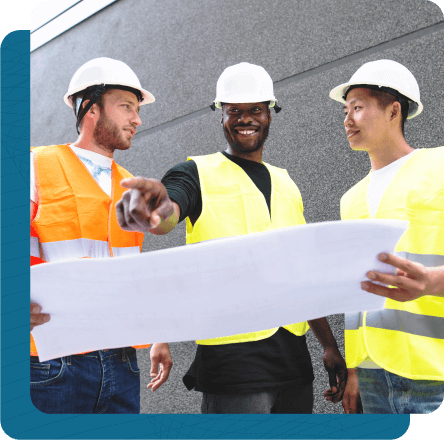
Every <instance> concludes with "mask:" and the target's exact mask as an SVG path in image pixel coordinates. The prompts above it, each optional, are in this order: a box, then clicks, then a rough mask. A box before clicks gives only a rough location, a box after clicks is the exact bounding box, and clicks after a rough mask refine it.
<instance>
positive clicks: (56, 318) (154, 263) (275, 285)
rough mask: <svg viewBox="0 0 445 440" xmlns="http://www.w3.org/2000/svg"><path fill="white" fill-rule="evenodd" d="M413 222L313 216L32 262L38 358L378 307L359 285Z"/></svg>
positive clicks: (202, 336)
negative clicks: (173, 243) (132, 250)
mask: <svg viewBox="0 0 445 440" xmlns="http://www.w3.org/2000/svg"><path fill="white" fill-rule="evenodd" d="M406 228H407V222H403V221H386V220H359V221H354V220H352V221H342V222H326V223H315V224H309V225H302V226H295V227H290V228H284V229H279V230H275V231H268V232H261V233H256V234H250V235H244V236H239V237H230V238H224V239H218V240H212V241H208V242H204V243H199V244H194V245H191V246H183V247H178V248H173V249H165V250H161V251H154V252H147V253H143V254H140V255H136V256H128V257H118V258H108V259H82V260H72V261H65V262H58V263H49V264H40V265H37V266H33V267H32V268H31V299H32V301H35V302H37V303H38V304H40V305H41V306H42V308H43V312H44V313H49V314H50V315H51V320H50V321H49V322H48V323H47V324H44V325H41V326H37V327H35V328H34V330H33V332H32V333H33V336H34V340H35V343H36V346H37V350H38V352H39V357H40V361H44V360H47V359H52V358H56V357H61V356H66V355H69V354H74V353H79V352H85V351H92V350H99V349H105V348H117V347H125V346H129V345H138V344H146V343H154V342H177V341H188V340H194V339H207V338H214V337H220V336H229V335H233V334H238V333H247V332H251V331H258V330H265V329H268V328H273V327H279V326H283V325H288V324H292V323H295V322H301V321H305V320H308V319H314V318H319V317H322V316H327V315H331V314H335V313H349V312H355V311H360V310H376V309H381V308H383V306H384V303H385V298H382V297H379V296H376V295H372V294H369V293H367V292H364V291H363V290H361V289H360V281H362V280H364V279H366V277H365V274H366V272H367V271H368V270H371V269H375V270H379V271H382V272H393V271H392V270H391V269H390V267H389V266H388V265H385V264H383V263H381V262H380V261H378V260H377V254H378V253H380V252H390V253H392V252H393V251H394V249H395V245H396V243H397V241H398V240H399V239H400V237H401V236H402V234H403V232H404V231H405V230H406Z"/></svg>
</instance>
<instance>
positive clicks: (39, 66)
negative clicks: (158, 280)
mask: <svg viewBox="0 0 445 440" xmlns="http://www.w3.org/2000/svg"><path fill="white" fill-rule="evenodd" d="M100 56H107V57H111V58H116V59H120V60H122V61H124V62H126V63H127V64H129V65H130V66H131V67H132V68H133V70H134V71H135V72H136V73H137V75H138V76H139V79H140V80H141V83H142V85H143V86H144V87H145V88H147V89H148V90H149V91H150V92H152V93H153V94H154V95H155V97H156V103H155V104H153V105H150V106H147V107H142V110H141V117H142V121H143V125H142V127H140V128H139V130H138V133H137V134H136V136H135V138H134V141H133V145H132V148H131V150H130V152H124V153H122V152H118V153H116V156H115V159H116V161H117V162H118V163H120V164H121V165H123V166H124V167H126V168H128V169H129V170H130V171H131V172H133V174H135V175H143V176H147V177H155V178H161V177H162V175H163V174H164V172H165V171H166V170H167V169H168V168H169V167H171V166H173V165H174V164H176V163H178V162H181V161H184V160H185V159H186V157H187V156H188V155H196V154H207V153H212V152H215V151H220V150H223V149H225V148H226V147H225V140H224V136H223V133H222V129H221V126H220V124H219V120H220V114H219V112H218V111H217V112H215V113H213V112H212V111H211V110H210V109H209V108H208V105H209V104H210V103H211V101H212V100H213V99H214V94H215V86H216V81H217V79H218V77H219V75H220V74H221V72H222V71H223V70H224V68H226V67H227V66H229V65H232V64H235V63H239V62H241V61H247V62H250V63H254V64H259V65H262V66H263V67H264V68H265V69H266V70H267V71H268V72H269V73H270V75H271V76H272V79H273V80H274V83H275V89H276V90H275V92H276V93H275V95H276V97H277V98H278V101H279V104H280V105H281V106H282V107H283V111H282V112H281V113H280V114H278V115H275V113H274V112H272V117H273V122H272V126H271V130H270V135H269V139H268V141H267V144H266V147H265V152H264V160H265V161H267V162H270V163H272V164H274V165H277V166H280V167H283V168H286V169H287V170H288V171H289V174H290V176H291V177H292V178H293V179H294V180H295V181H296V182H297V184H298V186H299V188H300V190H301V193H302V195H303V200H304V204H305V216H306V219H307V221H308V222H317V221H327V220H338V219H339V200H340V197H341V195H342V194H343V193H344V192H345V191H346V190H347V189H348V188H350V187H351V186H352V185H353V184H354V183H356V182H357V181H358V180H359V179H361V178H362V177H363V176H364V175H365V174H366V173H367V172H368V169H369V160H368V157H367V155H366V154H365V153H357V152H352V151H351V150H350V148H349V144H348V142H347V140H346V137H345V134H344V128H343V111H342V106H341V105H340V104H339V103H337V102H334V101H332V100H331V99H329V97H328V93H329V91H330V89H331V88H333V87H334V86H336V85H338V84H340V83H343V82H345V81H347V80H348V79H349V78H350V76H351V75H352V74H353V73H354V72H355V70H356V69H357V68H358V67H359V66H360V65H361V64H363V63H364V62H367V61H372V60H376V59H383V58H389V59H393V60H395V61H398V62H401V63H402V64H404V65H406V66H407V67H408V68H409V69H410V70H411V71H412V72H413V74H414V75H415V76H416V78H417V80H418V82H419V85H420V90H421V100H422V103H423V104H424V107H425V109H424V111H423V113H422V114H421V115H420V116H419V117H417V118H415V119H413V120H412V121H408V123H407V125H406V138H407V141H408V143H409V144H410V145H411V146H413V147H416V148H420V147H435V146H438V145H443V119H444V114H443V102H444V99H443V77H444V74H443V14H442V12H441V10H440V8H439V7H438V6H437V5H435V4H434V3H432V2H428V1H426V0H393V1H391V2H387V1H385V0H374V1H372V2H370V1H368V0H352V1H351V0H348V1H346V0H295V1H292V0H255V1H253V0H251V1H246V0H244V1H242V0H230V1H225V2H221V1H218V0H187V1H184V0H182V1H181V0H163V1H159V0H144V1H143V0H119V1H117V2H115V3H113V4H112V5H110V6H108V7H107V8H105V9H103V10H102V11H100V12H99V13H97V14H96V15H94V16H92V17H90V18H89V19H87V20H85V21H84V22H82V23H80V24H79V25H77V26H75V27H74V28H72V29H71V30H69V31H67V32H65V33H64V34H62V35H60V36H59V37H57V38H56V39H54V40H52V41H50V42H49V43H47V44H46V45H44V46H42V47H41V48H39V49H37V50H36V51H34V52H33V53H32V54H31V143H32V145H35V146H36V145H47V144H56V143H66V142H73V141H74V140H75V139H76V131H75V121H74V116H73V114H72V111H71V109H69V108H68V107H67V106H66V105H65V104H64V103H63V101H62V96H63V95H64V93H65V92H66V90H67V87H68V84H69V81H70V79H71V76H72V75H73V73H74V72H75V70H76V69H77V68H78V67H79V66H80V65H82V64H83V63H84V62H86V61H88V60H90V59H92V58H95V57H100ZM184 236H185V228H184V225H180V226H179V227H178V228H177V229H176V230H175V231H173V232H172V233H171V234H169V235H167V236H165V237H155V236H148V237H146V239H145V242H144V248H143V249H144V251H148V250H155V249H162V248H166V247H172V246H180V245H183V244H184V243H185V237H184ZM327 293H328V292H327ZM166 307H168V305H166ZM329 320H330V323H331V326H332V328H333V330H334V333H335V335H336V337H337V340H338V341H339V343H340V344H341V345H343V319H342V316H341V315H338V316H332V317H330V318H329ZM308 344H309V346H310V350H311V355H312V358H313V362H314V369H315V372H316V376H317V378H316V382H315V390H316V403H315V412H318V413H320V412H324V413H339V412H340V413H341V412H342V408H341V406H340V405H337V406H335V407H333V406H332V405H328V404H327V403H326V402H324V401H323V399H322V397H321V396H322V392H323V391H324V390H325V389H326V388H327V386H328V385H327V376H326V374H325V373H324V371H323V366H322V363H321V351H320V347H319V345H318V342H317V341H316V339H315V338H314V336H313V334H312V333H311V332H309V333H308ZM171 349H172V354H173V358H174V363H175V365H174V369H173V371H172V375H171V378H170V380H169V382H168V383H167V384H166V385H164V386H163V388H161V389H160V390H159V391H158V392H156V393H154V394H152V393H151V392H148V391H146V389H145V384H146V383H148V381H149V374H148V373H149V362H150V361H149V353H148V350H143V351H141V352H140V353H139V360H140V364H141V369H142V376H141V377H142V381H141V382H142V386H141V391H142V394H141V395H142V411H143V412H147V413H193V412H199V401H200V393H195V392H187V391H186V389H185V387H184V386H183V385H182V381H181V377H182V375H183V373H184V372H185V371H186V369H187V367H188V365H189V363H190V362H191V360H192V358H193V355H194V350H195V345H194V343H193V342H184V343H178V344H172V346H171Z"/></svg>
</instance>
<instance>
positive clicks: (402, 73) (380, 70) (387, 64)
mask: <svg viewBox="0 0 445 440" xmlns="http://www.w3.org/2000/svg"><path fill="white" fill-rule="evenodd" d="M362 84H363V85H364V86H365V85H369V86H377V87H378V89H380V88H382V91H385V92H386V91H387V92H388V93H391V91H388V90H385V88H390V89H393V91H396V92H398V93H399V94H401V95H403V96H405V97H406V98H408V99H409V109H408V116H407V119H411V118H414V117H415V116H417V115H419V114H420V113H421V112H422V110H423V105H422V103H421V102H420V92H419V85H418V84H417V81H416V78H414V75H413V74H412V73H411V72H410V71H409V70H408V69H407V68H406V67H405V66H402V65H401V64H400V63H397V62H396V61H392V60H378V61H371V62H370V63H366V64H363V66H362V67H360V68H359V69H358V70H357V72H355V73H354V75H352V77H351V79H350V80H349V82H347V83H345V84H341V85H339V86H337V87H335V88H334V89H332V90H331V92H330V93H329V96H330V97H331V98H332V99H335V100H336V101H339V102H342V103H345V102H346V101H345V93H347V91H348V89H349V88H350V87H351V86H357V85H362ZM378 89H377V90H378ZM393 94H394V93H393Z"/></svg>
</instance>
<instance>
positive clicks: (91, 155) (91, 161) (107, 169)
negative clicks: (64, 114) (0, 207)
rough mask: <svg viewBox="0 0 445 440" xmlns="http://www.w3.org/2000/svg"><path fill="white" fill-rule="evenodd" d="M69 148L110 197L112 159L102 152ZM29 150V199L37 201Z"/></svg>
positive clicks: (32, 162) (71, 146)
mask: <svg viewBox="0 0 445 440" xmlns="http://www.w3.org/2000/svg"><path fill="white" fill-rule="evenodd" d="M70 148H71V150H73V152H74V153H75V154H76V155H77V157H78V158H79V159H80V160H81V161H82V162H83V164H84V165H85V166H86V168H87V169H88V171H89V172H90V174H91V175H92V176H93V178H94V180H95V181H96V182H97V183H98V184H99V186H100V187H101V188H102V190H103V191H104V192H105V193H106V194H108V196H110V197H111V164H112V163H113V159H112V158H110V157H107V156H104V155H103V154H99V153H95V152H93V151H90V150H85V149H83V148H79V147H75V146H73V145H70ZM32 154H33V153H32V152H31V200H32V201H33V202H34V203H38V194H37V188H36V179H35V172H34V161H33V157H32Z"/></svg>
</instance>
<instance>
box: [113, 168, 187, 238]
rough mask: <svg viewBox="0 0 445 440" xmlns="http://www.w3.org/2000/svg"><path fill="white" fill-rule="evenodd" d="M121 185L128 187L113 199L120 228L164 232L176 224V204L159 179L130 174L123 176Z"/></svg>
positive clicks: (161, 233)
mask: <svg viewBox="0 0 445 440" xmlns="http://www.w3.org/2000/svg"><path fill="white" fill-rule="evenodd" d="M121 185H122V186H123V187H124V188H129V191H126V192H125V193H124V194H123V196H122V198H121V199H120V200H119V201H118V202H117V203H116V214H117V220H118V222H119V225H120V227H121V228H122V229H124V230H126V231H138V232H147V231H148V232H151V233H152V234H156V235H164V234H167V233H168V232H170V231H171V230H173V229H174V228H175V226H176V225H177V223H178V219H179V213H180V212H179V211H180V209H179V205H178V204H177V203H175V202H172V201H171V200H170V198H169V197H168V194H167V190H166V189H165V186H164V185H163V184H162V183H161V182H160V181H159V180H156V179H147V178H145V177H132V178H129V179H124V180H122V181H121Z"/></svg>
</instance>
